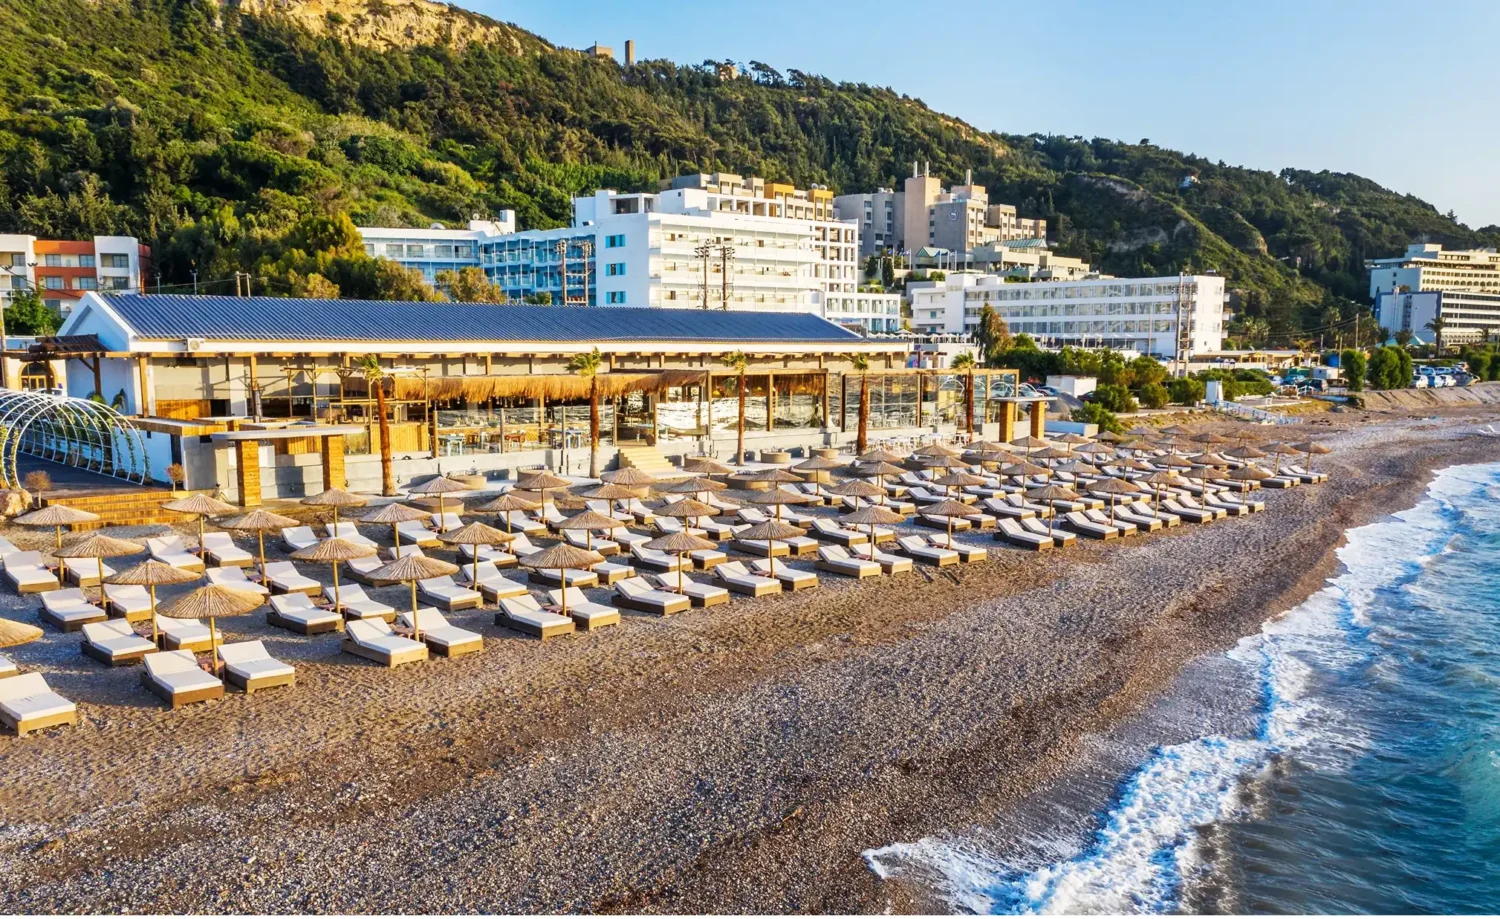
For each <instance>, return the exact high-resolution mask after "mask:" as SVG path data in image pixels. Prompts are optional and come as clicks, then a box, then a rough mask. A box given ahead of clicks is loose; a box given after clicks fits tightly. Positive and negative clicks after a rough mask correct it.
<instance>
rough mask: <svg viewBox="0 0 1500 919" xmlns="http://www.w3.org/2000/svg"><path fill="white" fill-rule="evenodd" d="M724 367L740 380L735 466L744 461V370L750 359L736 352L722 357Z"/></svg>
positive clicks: (743, 353) (742, 353)
mask: <svg viewBox="0 0 1500 919" xmlns="http://www.w3.org/2000/svg"><path fill="white" fill-rule="evenodd" d="M724 366H726V367H728V368H730V369H732V370H733V371H734V372H735V375H736V376H738V377H739V378H740V379H739V389H740V419H739V425H738V431H739V440H738V443H737V444H736V446H735V451H734V461H735V463H736V464H739V463H743V462H744V461H745V370H746V369H748V368H749V366H750V359H749V358H748V357H746V356H745V352H743V351H736V352H734V353H733V354H726V355H724Z"/></svg>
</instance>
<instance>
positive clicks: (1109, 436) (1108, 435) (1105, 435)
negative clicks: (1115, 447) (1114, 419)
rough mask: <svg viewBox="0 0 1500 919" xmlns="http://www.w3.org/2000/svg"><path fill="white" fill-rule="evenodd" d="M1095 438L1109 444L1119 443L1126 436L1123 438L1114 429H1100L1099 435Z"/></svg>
mask: <svg viewBox="0 0 1500 919" xmlns="http://www.w3.org/2000/svg"><path fill="white" fill-rule="evenodd" d="M1094 439H1095V440H1100V441H1103V442H1104V443H1107V444H1117V443H1119V442H1120V441H1122V440H1124V439H1125V438H1123V437H1121V436H1120V435H1118V434H1116V433H1115V432H1114V431H1100V432H1099V435H1098V436H1097V437H1095V438H1094Z"/></svg>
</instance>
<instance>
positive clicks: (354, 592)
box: [338, 584, 396, 622]
mask: <svg viewBox="0 0 1500 919" xmlns="http://www.w3.org/2000/svg"><path fill="white" fill-rule="evenodd" d="M338 604H339V606H338V611H339V612H340V613H342V614H343V615H344V618H346V619H384V620H385V621H386V622H390V621H392V620H393V619H395V618H396V608H395V607H394V606H391V605H389V604H387V603H381V602H380V601H379V600H375V599H373V598H371V597H370V595H369V594H367V593H365V589H364V588H363V587H361V586H359V585H358V584H340V585H339V599H338Z"/></svg>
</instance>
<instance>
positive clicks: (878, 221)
mask: <svg viewBox="0 0 1500 919" xmlns="http://www.w3.org/2000/svg"><path fill="white" fill-rule="evenodd" d="M833 208H834V213H835V214H837V215H838V216H839V218H840V219H843V220H852V221H854V222H855V223H857V224H858V225H859V229H860V233H861V234H862V235H861V237H860V238H861V239H862V240H863V243H862V245H861V247H860V257H861V258H869V257H870V256H871V255H874V254H879V253H882V252H888V251H896V252H901V251H911V252H916V251H917V250H919V249H923V248H939V249H947V250H949V251H952V252H959V253H967V252H969V251H972V250H975V249H977V248H979V247H980V246H983V245H986V244H993V243H1005V242H1011V241H1015V240H1027V239H1042V240H1045V239H1046V237H1047V221H1045V220H1032V219H1028V218H1024V217H1019V216H1018V215H1017V213H1016V209H1015V207H1014V206H1013V205H1010V204H991V203H990V198H989V192H988V191H987V190H986V189H985V187H984V186H983V185H975V184H974V183H973V179H972V177H971V176H967V175H966V176H965V177H964V184H963V185H955V186H953V187H952V188H950V189H948V190H947V191H944V190H943V185H942V182H940V181H939V180H938V179H937V178H936V177H935V176H933V175H931V174H930V173H929V172H928V171H927V168H926V167H925V166H924V167H921V168H920V169H919V168H916V166H915V164H913V169H912V175H911V176H910V177H908V178H907V180H906V184H905V186H904V187H903V190H902V191H893V190H891V189H889V188H881V189H877V190H876V191H875V192H873V193H869V194H853V195H839V196H838V197H837V198H834V199H833Z"/></svg>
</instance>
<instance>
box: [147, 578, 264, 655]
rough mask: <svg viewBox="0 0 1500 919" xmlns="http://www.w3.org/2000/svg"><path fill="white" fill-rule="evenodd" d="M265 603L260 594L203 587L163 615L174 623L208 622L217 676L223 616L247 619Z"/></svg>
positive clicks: (182, 599)
mask: <svg viewBox="0 0 1500 919" xmlns="http://www.w3.org/2000/svg"><path fill="white" fill-rule="evenodd" d="M265 602H266V601H265V598H263V597H262V596H261V595H260V594H258V593H252V592H250V591H248V590H241V589H239V588H237V587H225V586H223V585H221V584H209V585H207V586H204V587H199V588H198V589H197V590H194V591H193V592H192V593H190V594H188V595H187V596H185V597H180V598H178V599H177V600H175V601H173V602H172V603H171V604H170V605H169V606H168V607H167V608H166V609H165V610H163V611H162V612H163V613H164V614H166V615H168V616H171V617H172V618H173V619H207V620H208V636H209V638H208V660H209V663H211V664H212V665H213V668H214V674H215V675H217V674H218V672H219V628H218V624H217V621H218V619H219V618H220V617H221V616H243V615H245V614H246V613H248V612H250V611H251V610H253V609H256V608H258V607H259V606H260V605H261V604H262V603H265Z"/></svg>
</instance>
